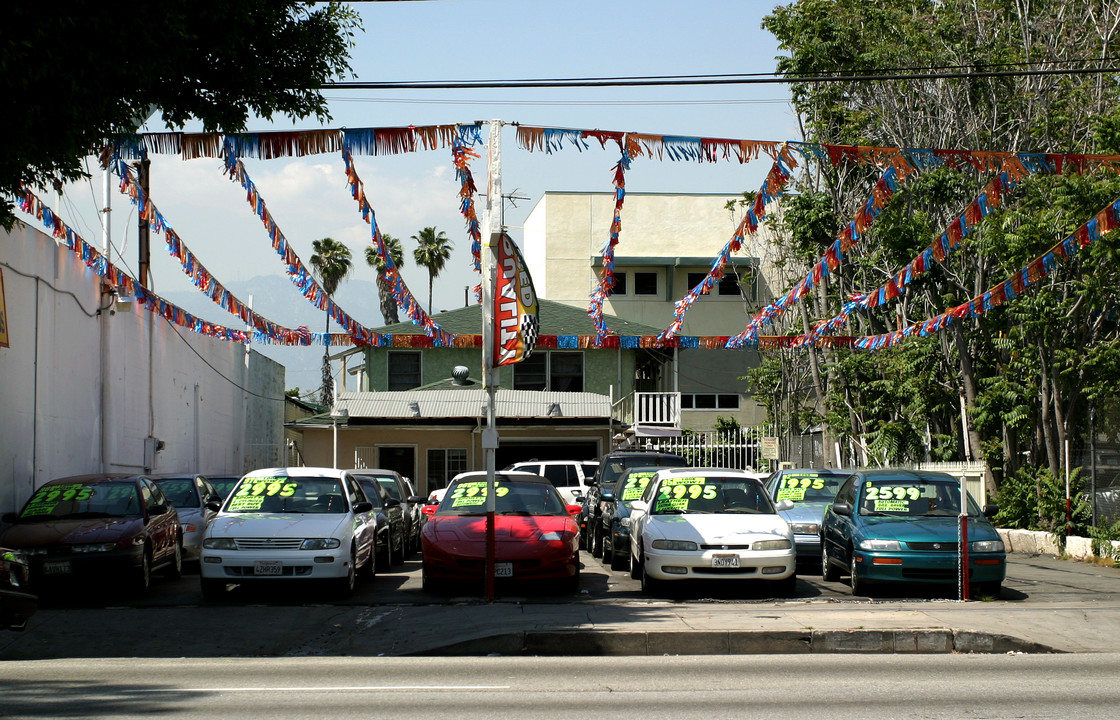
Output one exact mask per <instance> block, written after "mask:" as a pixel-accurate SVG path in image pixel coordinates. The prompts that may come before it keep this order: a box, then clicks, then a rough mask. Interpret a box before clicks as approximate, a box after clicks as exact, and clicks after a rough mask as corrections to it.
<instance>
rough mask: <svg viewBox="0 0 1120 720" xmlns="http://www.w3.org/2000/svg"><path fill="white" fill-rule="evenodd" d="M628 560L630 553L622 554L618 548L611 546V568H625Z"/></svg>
mask: <svg viewBox="0 0 1120 720" xmlns="http://www.w3.org/2000/svg"><path fill="white" fill-rule="evenodd" d="M629 561H630V553H626V554H625V555H623V554H622V553H620V552H618V550H616V549H614V548H613V547H612V548H611V570H627V569H629V568H628V567H627V566H628V565H629Z"/></svg>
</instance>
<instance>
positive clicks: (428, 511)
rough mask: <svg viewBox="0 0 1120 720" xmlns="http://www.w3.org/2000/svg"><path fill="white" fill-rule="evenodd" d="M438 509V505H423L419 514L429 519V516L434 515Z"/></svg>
mask: <svg viewBox="0 0 1120 720" xmlns="http://www.w3.org/2000/svg"><path fill="white" fill-rule="evenodd" d="M438 509H439V505H425V506H424V507H422V508H420V512H421V514H423V515H427V516H428V517H431V516H433V515H435V514H436V510H438Z"/></svg>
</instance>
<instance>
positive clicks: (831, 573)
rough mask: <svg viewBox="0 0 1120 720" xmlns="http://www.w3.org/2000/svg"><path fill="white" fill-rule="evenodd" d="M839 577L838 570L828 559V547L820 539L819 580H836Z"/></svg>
mask: <svg viewBox="0 0 1120 720" xmlns="http://www.w3.org/2000/svg"><path fill="white" fill-rule="evenodd" d="M839 579H840V571H839V570H837V569H836V566H835V565H833V564H832V561H830V560H829V559H828V547H827V546H826V545H825V544H824V541H823V540H822V541H821V580H824V581H825V582H836V581H837V580H839Z"/></svg>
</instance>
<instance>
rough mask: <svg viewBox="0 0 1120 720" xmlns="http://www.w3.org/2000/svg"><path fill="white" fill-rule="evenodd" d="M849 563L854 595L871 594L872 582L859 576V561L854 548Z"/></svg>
mask: <svg viewBox="0 0 1120 720" xmlns="http://www.w3.org/2000/svg"><path fill="white" fill-rule="evenodd" d="M849 555H850V558H849V560H848V564H849V565H850V566H851V567H850V568H849V570H848V572H849V573H850V574H851V576H852V595H865V596H870V595H871V593H870V590H871V583H869V582H867V581H866V580H864V579H863V578H861V577H860V576H859V563H857V562H856V552H855V550H852V551H851V552H850V553H849Z"/></svg>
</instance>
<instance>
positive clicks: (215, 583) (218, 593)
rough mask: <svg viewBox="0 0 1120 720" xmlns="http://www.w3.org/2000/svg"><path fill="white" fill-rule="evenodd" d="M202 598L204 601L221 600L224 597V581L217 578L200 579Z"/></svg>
mask: <svg viewBox="0 0 1120 720" xmlns="http://www.w3.org/2000/svg"><path fill="white" fill-rule="evenodd" d="M200 583H201V586H202V597H203V598H205V599H206V600H221V599H222V598H223V597H225V595H226V581H225V580H219V579H217V578H202V579H201V580H200Z"/></svg>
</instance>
